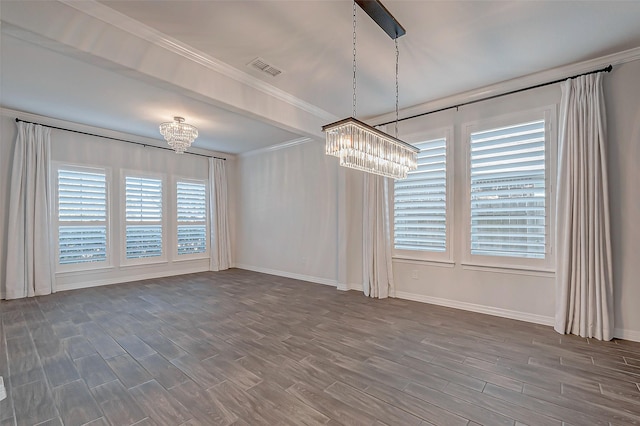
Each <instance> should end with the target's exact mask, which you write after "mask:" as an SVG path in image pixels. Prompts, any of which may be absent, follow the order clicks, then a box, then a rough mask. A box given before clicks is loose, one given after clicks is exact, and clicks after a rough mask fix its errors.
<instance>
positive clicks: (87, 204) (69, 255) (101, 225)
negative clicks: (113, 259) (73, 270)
mask: <svg viewBox="0 0 640 426" xmlns="http://www.w3.org/2000/svg"><path fill="white" fill-rule="evenodd" d="M106 223H107V184H106V178H105V174H104V173H88V172H81V171H75V170H63V169H60V170H58V263H59V264H60V265H67V264H75V263H85V262H105V261H106V260H107V226H106Z"/></svg>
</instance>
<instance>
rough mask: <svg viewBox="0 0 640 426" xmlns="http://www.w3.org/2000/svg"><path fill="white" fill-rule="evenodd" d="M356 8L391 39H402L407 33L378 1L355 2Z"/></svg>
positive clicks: (364, 0) (359, 0)
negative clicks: (365, 13)
mask: <svg viewBox="0 0 640 426" xmlns="http://www.w3.org/2000/svg"><path fill="white" fill-rule="evenodd" d="M356 3H358V6H360V8H361V9H362V10H364V11H365V12H367V15H369V16H370V17H371V19H373V20H374V22H375V23H376V24H378V26H379V27H380V28H382V29H383V30H384V32H385V33H387V34H388V35H389V37H391V38H392V39H394V40H395V39H397V38H398V37H402V36H403V35H405V34H406V33H407V32H406V31H405V29H404V28H403V27H402V25H400V23H399V22H398V21H397V20H396V18H394V17H393V15H392V14H391V13H390V12H389V11H388V10H387V8H386V7H384V6H383V4H382V3H380V1H379V0H356Z"/></svg>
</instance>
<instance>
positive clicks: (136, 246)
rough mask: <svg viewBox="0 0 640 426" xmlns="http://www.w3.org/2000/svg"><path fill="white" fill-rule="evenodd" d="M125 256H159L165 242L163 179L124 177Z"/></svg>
mask: <svg viewBox="0 0 640 426" xmlns="http://www.w3.org/2000/svg"><path fill="white" fill-rule="evenodd" d="M125 221H126V224H125V233H126V235H125V240H126V244H125V256H126V258H127V259H144V258H150V257H159V256H162V254H163V250H162V247H163V243H162V180H161V179H153V178H144V177H134V176H126V177H125Z"/></svg>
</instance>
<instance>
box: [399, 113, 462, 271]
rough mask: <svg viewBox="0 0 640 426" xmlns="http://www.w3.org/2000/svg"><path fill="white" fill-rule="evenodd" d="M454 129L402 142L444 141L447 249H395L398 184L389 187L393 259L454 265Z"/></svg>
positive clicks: (419, 134)
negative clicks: (440, 250) (396, 187)
mask: <svg viewBox="0 0 640 426" xmlns="http://www.w3.org/2000/svg"><path fill="white" fill-rule="evenodd" d="M453 138H454V129H453V126H447V127H440V128H436V129H431V130H427V131H421V132H416V133H411V134H409V135H406V136H404V137H403V140H404V141H406V142H408V143H410V144H417V143H421V142H428V141H433V140H437V139H445V155H446V163H445V164H446V172H445V180H446V184H445V185H446V188H445V194H446V202H445V233H446V238H445V244H446V249H445V251H442V252H437V251H428V250H403V249H396V248H395V181H393V184H392V185H389V186H390V190H389V193H390V202H389V205H390V213H389V215H390V218H391V222H392V223H391V226H390V231H391V244H392V257H393V259H404V260H412V261H423V262H434V263H445V264H453V263H454V258H453V253H454V238H453V232H454V226H453V224H454V208H455V207H454V205H455V200H454V163H455V162H454V155H455V153H454V144H453Z"/></svg>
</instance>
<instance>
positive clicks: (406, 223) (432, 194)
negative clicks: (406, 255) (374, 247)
mask: <svg viewBox="0 0 640 426" xmlns="http://www.w3.org/2000/svg"><path fill="white" fill-rule="evenodd" d="M413 145H414V146H415V147H417V148H419V149H420V152H419V153H418V168H417V170H414V171H412V172H409V174H408V176H407V178H406V179H402V180H396V181H395V186H394V247H395V249H396V250H412V251H431V252H445V251H446V250H447V140H446V138H441V139H435V140H430V141H426V142H422V143H416V144H413Z"/></svg>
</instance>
